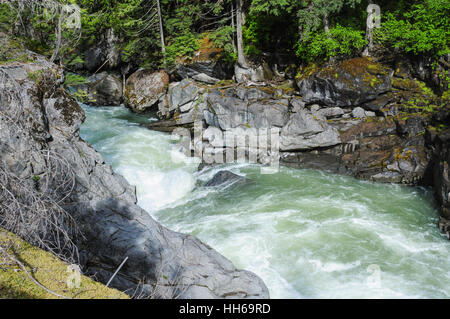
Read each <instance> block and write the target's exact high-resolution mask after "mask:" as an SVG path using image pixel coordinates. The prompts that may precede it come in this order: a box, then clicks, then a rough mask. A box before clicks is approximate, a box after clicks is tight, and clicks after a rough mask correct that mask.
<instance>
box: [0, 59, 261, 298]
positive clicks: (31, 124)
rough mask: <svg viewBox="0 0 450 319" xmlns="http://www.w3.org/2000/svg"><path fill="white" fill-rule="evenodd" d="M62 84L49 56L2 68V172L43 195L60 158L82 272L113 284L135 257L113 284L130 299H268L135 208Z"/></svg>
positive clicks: (245, 275) (243, 275)
mask: <svg viewBox="0 0 450 319" xmlns="http://www.w3.org/2000/svg"><path fill="white" fill-rule="evenodd" d="M31 74H33V76H31ZM63 81H64V76H63V73H62V70H61V69H60V68H59V67H57V66H56V65H54V64H51V63H48V62H46V61H45V60H44V59H42V58H40V60H36V61H35V62H33V63H9V64H3V65H2V66H1V67H0V114H1V116H0V149H1V152H0V167H1V168H2V170H6V171H7V172H8V173H10V174H13V175H14V176H17V177H18V178H21V179H24V180H28V181H30V183H34V185H35V187H37V189H39V188H40V187H42V185H40V183H41V182H43V181H44V180H46V179H48V176H49V174H50V175H52V174H56V170H51V169H50V168H49V166H48V165H49V156H50V155H49V154H54V155H52V156H55V157H57V158H59V159H61V163H63V164H64V165H63V167H64V168H65V169H66V170H67V172H68V173H69V172H70V176H73V178H74V180H73V181H74V184H73V187H69V188H65V187H62V186H64V185H57V186H55V189H53V190H52V191H54V192H55V194H56V193H58V194H59V192H62V189H64V190H65V193H64V194H65V196H64V197H63V198H64V200H61V202H60V205H61V206H63V207H64V208H65V210H66V211H67V212H68V213H70V215H71V216H72V217H73V219H74V221H75V222H76V224H77V225H78V227H79V230H80V231H81V233H82V236H77V237H75V238H73V240H74V241H75V243H76V245H77V246H78V248H79V251H80V257H81V260H80V262H81V264H82V266H83V271H84V272H85V273H87V274H90V275H93V276H96V278H97V279H98V280H100V281H102V282H106V281H107V280H108V279H109V278H110V277H111V276H112V274H113V273H114V271H115V270H116V269H117V267H118V266H119V264H120V263H121V262H122V261H123V260H124V258H125V257H128V260H127V262H126V263H125V265H124V267H123V268H122V269H121V271H120V272H119V274H118V275H117V276H116V277H115V279H114V280H113V282H112V283H111V286H112V287H115V288H118V289H120V290H127V293H129V294H133V293H134V292H135V291H136V289H137V288H139V289H138V293H139V291H140V292H142V293H143V294H145V295H150V296H152V297H156V298H158V297H161V298H166V297H167V298H173V297H181V298H268V297H269V294H268V290H267V288H266V286H265V285H264V283H263V282H262V281H261V279H259V278H258V277H257V276H256V275H254V274H253V273H250V272H247V271H244V270H238V269H236V268H235V267H234V266H233V264H232V263H231V262H230V261H228V260H227V259H226V258H224V257H223V256H221V255H220V254H218V253H217V252H216V251H215V250H214V249H212V248H211V247H209V246H207V245H205V244H203V243H202V242H200V241H199V240H198V239H196V238H194V237H192V236H187V235H183V234H180V233H176V232H172V231H170V230H168V229H166V228H164V227H163V226H161V225H160V224H158V223H157V222H156V221H154V220H153V219H152V218H151V217H150V215H149V214H148V213H147V212H145V211H144V210H142V209H141V208H140V207H138V206H137V205H136V195H135V188H134V187H133V186H131V185H129V184H128V183H127V181H126V180H125V179H124V178H123V177H122V176H120V175H117V174H115V173H114V172H113V170H112V169H111V167H110V166H109V165H107V164H105V162H104V160H103V159H102V157H101V155H100V154H99V153H97V152H96V151H95V150H94V149H93V148H92V147H91V146H89V145H88V144H87V143H85V142H84V141H83V140H82V139H81V138H80V137H79V135H78V131H79V126H80V124H81V123H82V122H83V120H84V118H85V115H84V112H83V110H82V109H81V108H80V107H79V106H78V104H77V103H76V102H75V101H74V100H73V99H72V98H71V97H70V95H68V94H67V93H66V92H65V91H64V90H63V89H62V88H61V87H60V85H61V84H62V82H63ZM72 174H73V175H72ZM39 177H41V178H39ZM44 177H45V178H44ZM70 185H72V184H70ZM11 191H14V190H13V189H12V190H11ZM0 219H1V216H0Z"/></svg>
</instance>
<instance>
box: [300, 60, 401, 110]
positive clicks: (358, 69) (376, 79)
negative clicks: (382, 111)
mask: <svg viewBox="0 0 450 319" xmlns="http://www.w3.org/2000/svg"><path fill="white" fill-rule="evenodd" d="M392 72H393V71H392V70H390V69H388V68H386V67H384V66H382V65H381V64H378V63H375V62H372V61H370V60H368V59H366V58H355V59H350V60H346V61H343V62H340V63H339V64H336V65H332V66H329V67H327V68H322V69H318V70H316V71H315V72H313V73H312V74H311V75H308V76H307V77H300V78H299V81H298V83H297V85H298V87H299V90H300V94H301V95H302V97H303V100H304V101H305V102H306V103H307V104H309V103H320V104H322V105H328V106H339V107H343V106H358V105H361V104H363V103H365V102H368V101H372V100H374V99H376V98H377V97H378V96H380V95H381V94H384V93H386V92H388V91H390V90H391V79H390V75H391V73H392ZM372 111H374V110H372Z"/></svg>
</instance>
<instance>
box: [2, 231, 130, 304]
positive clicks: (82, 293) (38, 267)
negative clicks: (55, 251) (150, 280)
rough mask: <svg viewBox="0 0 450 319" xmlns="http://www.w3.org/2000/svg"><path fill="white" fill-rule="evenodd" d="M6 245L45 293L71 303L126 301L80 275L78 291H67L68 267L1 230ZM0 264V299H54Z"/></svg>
mask: <svg viewBox="0 0 450 319" xmlns="http://www.w3.org/2000/svg"><path fill="white" fill-rule="evenodd" d="M8 242H13V243H14V245H13V247H12V248H11V249H9V251H8V253H9V254H10V255H13V256H14V258H16V259H17V260H19V261H20V262H21V263H22V264H24V265H25V268H26V269H27V271H28V272H29V273H30V274H31V275H32V276H33V277H34V279H36V280H37V281H38V282H39V283H40V284H42V285H44V286H45V287H47V288H48V289H50V290H52V291H54V292H56V293H58V294H60V295H63V296H67V297H69V298H73V299H128V298H129V296H127V295H126V294H124V293H122V292H120V291H118V290H116V289H111V288H108V287H106V286H105V285H103V284H101V283H99V282H95V281H93V280H92V279H90V278H89V277H86V276H83V275H81V277H80V280H81V284H80V287H79V288H69V287H68V285H67V280H68V278H70V277H69V276H70V274H71V273H70V271H68V269H70V268H68V266H69V265H68V264H66V263H65V262H63V261H61V260H59V259H58V258H56V257H55V256H53V255H52V254H51V253H49V252H46V251H43V250H41V249H39V248H37V247H34V246H32V245H30V244H28V243H27V242H25V241H23V240H21V239H20V238H19V237H17V236H16V235H14V234H12V233H9V232H6V231H5V230H4V229H1V228H0V244H1V245H3V246H5V245H6V244H7V243H8ZM1 262H2V260H0V298H14V299H57V298H58V297H57V296H55V295H53V294H50V293H48V292H46V291H45V290H43V289H42V288H40V287H39V286H37V285H36V284H35V283H34V282H32V281H31V280H30V279H29V278H28V277H27V275H26V274H25V272H24V271H23V270H22V269H20V267H19V266H18V265H16V264H14V263H13V262H8V263H3V265H2V263H1Z"/></svg>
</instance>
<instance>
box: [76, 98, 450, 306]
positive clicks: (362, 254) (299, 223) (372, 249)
mask: <svg viewBox="0 0 450 319" xmlns="http://www.w3.org/2000/svg"><path fill="white" fill-rule="evenodd" d="M83 108H84V110H85V111H86V116H87V119H86V122H85V123H84V124H83V125H82V128H81V134H80V135H81V136H82V138H84V139H85V140H86V141H87V142H89V143H90V144H92V145H93V146H94V147H95V148H96V149H97V150H98V151H99V152H100V153H101V154H102V155H103V157H104V158H105V161H106V162H107V163H108V164H110V165H111V166H112V167H113V168H114V170H115V171H116V172H117V173H119V174H122V175H123V176H124V177H125V178H126V179H127V180H128V181H129V182H130V183H131V184H133V185H136V186H137V195H138V204H139V205H140V206H141V207H142V208H144V209H146V210H147V211H148V212H149V213H150V214H151V215H152V216H153V217H154V218H155V219H156V220H158V221H159V222H160V223H161V224H163V225H164V226H166V227H168V228H170V229H172V230H175V231H179V232H183V233H189V234H192V235H194V236H196V237H198V238H199V239H201V240H202V241H203V242H205V243H207V244H208V245H210V246H212V247H213V248H215V249H216V250H217V251H219V252H220V253H221V254H223V255H224V256H226V257H227V258H228V259H230V260H231V261H232V262H233V263H234V264H235V265H236V266H237V267H238V268H243V269H247V270H250V271H253V272H254V273H256V274H257V275H259V276H260V277H261V278H262V279H263V280H264V282H265V283H266V285H267V286H268V288H269V291H270V295H271V297H272V298H450V249H449V248H450V242H449V241H448V240H447V239H446V238H445V237H444V236H443V235H442V234H440V232H439V230H438V228H437V222H438V216H439V213H438V211H437V209H436V207H435V204H434V201H433V197H432V194H431V192H430V191H428V190H425V189H422V188H410V187H404V186H399V185H391V184H377V183H371V182H366V181H359V180H356V179H354V178H351V177H346V176H339V175H332V174H328V173H324V172H320V171H314V170H298V169H293V168H286V167H281V168H280V171H279V172H278V173H277V174H273V175H262V174H260V167H259V166H257V165H251V164H227V165H222V166H219V167H214V168H209V169H206V170H203V171H202V172H198V171H197V167H198V164H197V162H196V161H195V160H194V159H192V158H187V157H184V156H183V155H181V154H179V153H176V151H175V150H174V149H175V144H174V143H173V142H172V141H171V139H170V136H169V135H167V134H163V133H159V132H154V131H150V130H147V129H145V128H142V127H140V126H139V124H140V123H145V122H148V121H151V120H154V119H151V118H149V116H142V115H135V114H132V113H130V112H129V111H128V110H127V109H125V108H123V107H102V108H98V107H88V106H85V105H83ZM176 154H178V155H176ZM222 169H228V170H231V171H232V172H234V173H237V174H240V175H245V176H246V177H248V178H250V179H252V180H253V181H254V183H251V184H248V185H243V186H235V187H225V188H224V189H214V188H212V189H211V188H205V187H202V186H201V185H202V183H203V182H205V181H207V180H208V179H210V178H211V177H212V176H213V175H214V174H215V173H216V172H218V171H219V170H222Z"/></svg>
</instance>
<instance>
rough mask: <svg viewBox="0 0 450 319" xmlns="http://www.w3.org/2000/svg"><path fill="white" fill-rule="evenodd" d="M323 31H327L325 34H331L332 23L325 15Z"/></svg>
mask: <svg viewBox="0 0 450 319" xmlns="http://www.w3.org/2000/svg"><path fill="white" fill-rule="evenodd" d="M322 21H323V31H325V33H328V32H330V21H329V20H328V16H327V15H325V16H323V20H322Z"/></svg>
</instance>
